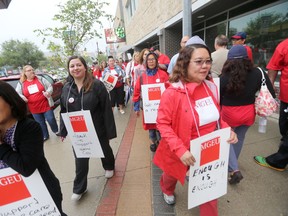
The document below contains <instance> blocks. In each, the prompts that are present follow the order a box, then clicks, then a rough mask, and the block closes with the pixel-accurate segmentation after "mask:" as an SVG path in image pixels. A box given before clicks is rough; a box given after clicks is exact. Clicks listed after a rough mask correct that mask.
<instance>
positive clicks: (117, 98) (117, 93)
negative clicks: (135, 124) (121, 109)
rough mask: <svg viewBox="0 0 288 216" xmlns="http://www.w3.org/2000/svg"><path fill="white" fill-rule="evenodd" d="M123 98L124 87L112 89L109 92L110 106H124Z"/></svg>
mask: <svg viewBox="0 0 288 216" xmlns="http://www.w3.org/2000/svg"><path fill="white" fill-rule="evenodd" d="M124 97H125V92H124V85H122V86H120V87H117V88H114V89H112V90H111V91H110V100H111V105H112V107H114V106H115V105H116V106H118V105H124Z"/></svg>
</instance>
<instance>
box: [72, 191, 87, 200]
mask: <svg viewBox="0 0 288 216" xmlns="http://www.w3.org/2000/svg"><path fill="white" fill-rule="evenodd" d="M86 192H87V190H85V191H84V192H83V193H82V194H75V193H73V194H72V196H71V200H73V201H79V200H80V199H81V198H82V196H83V194H85V193H86Z"/></svg>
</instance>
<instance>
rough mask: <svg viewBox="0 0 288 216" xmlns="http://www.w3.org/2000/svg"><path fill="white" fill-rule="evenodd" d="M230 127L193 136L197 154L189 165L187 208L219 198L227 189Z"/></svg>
mask: <svg viewBox="0 0 288 216" xmlns="http://www.w3.org/2000/svg"><path fill="white" fill-rule="evenodd" d="M230 130H231V129H230V127H229V128H224V129H221V130H216V131H214V132H212V133H209V134H207V135H205V136H201V137H199V138H197V139H194V140H191V142H190V150H191V153H192V155H193V156H194V157H195V159H196V162H195V164H194V166H190V174H189V187H188V209H190V208H193V207H195V206H198V205H201V204H203V203H206V202H208V201H211V200H214V199H217V198H219V197H221V196H223V195H225V194H226V193H227V175H228V158H229V149H230V144H229V143H227V140H228V139H229V137H230Z"/></svg>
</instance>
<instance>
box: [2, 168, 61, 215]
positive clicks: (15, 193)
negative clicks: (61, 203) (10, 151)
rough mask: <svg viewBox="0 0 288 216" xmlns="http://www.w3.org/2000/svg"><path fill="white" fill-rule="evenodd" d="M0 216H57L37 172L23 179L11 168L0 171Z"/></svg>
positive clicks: (55, 208)
mask: <svg viewBox="0 0 288 216" xmlns="http://www.w3.org/2000/svg"><path fill="white" fill-rule="evenodd" d="M0 194H1V195H0V216H10V215H11V216H31V215H49V216H59V215H60V213H59V211H58V209H57V207H56V205H55V203H54V201H53V199H52V198H51V196H50V194H49V192H48V190H47V188H46V186H45V184H44V182H43V180H42V178H41V176H40V174H39V172H38V170H36V171H35V172H34V173H33V174H32V175H31V176H29V177H23V176H22V175H20V174H19V173H17V172H16V171H14V170H13V169H11V168H4V169H0Z"/></svg>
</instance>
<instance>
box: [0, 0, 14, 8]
mask: <svg viewBox="0 0 288 216" xmlns="http://www.w3.org/2000/svg"><path fill="white" fill-rule="evenodd" d="M11 1H12V0H0V9H6V8H8V6H9V4H10V2H11Z"/></svg>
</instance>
